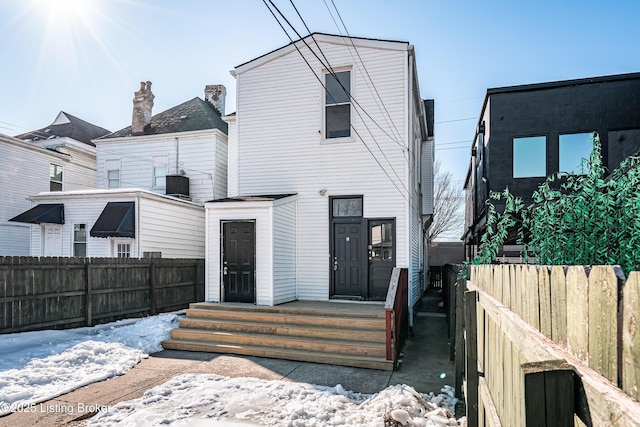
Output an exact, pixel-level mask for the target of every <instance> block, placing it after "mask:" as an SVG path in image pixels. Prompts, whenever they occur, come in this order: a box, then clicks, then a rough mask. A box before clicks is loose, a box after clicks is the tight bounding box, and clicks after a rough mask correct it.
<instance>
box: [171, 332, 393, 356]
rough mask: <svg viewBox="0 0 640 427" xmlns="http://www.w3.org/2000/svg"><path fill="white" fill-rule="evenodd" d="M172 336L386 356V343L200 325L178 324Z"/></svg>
mask: <svg viewBox="0 0 640 427" xmlns="http://www.w3.org/2000/svg"><path fill="white" fill-rule="evenodd" d="M171 339H176V340H187V341H202V342H212V343H220V344H229V345H256V346H261V347H273V348H289V349H296V350H309V351H317V352H328V353H340V354H353V355H361V356H371V357H386V351H387V350H386V345H385V343H376V342H354V341H351V340H349V341H346V340H333V339H321V338H306V337H291V336H273V335H263V334H248V333H240V332H237V333H228V332H221V331H210V330H200V329H186V328H179V329H174V330H172V331H171Z"/></svg>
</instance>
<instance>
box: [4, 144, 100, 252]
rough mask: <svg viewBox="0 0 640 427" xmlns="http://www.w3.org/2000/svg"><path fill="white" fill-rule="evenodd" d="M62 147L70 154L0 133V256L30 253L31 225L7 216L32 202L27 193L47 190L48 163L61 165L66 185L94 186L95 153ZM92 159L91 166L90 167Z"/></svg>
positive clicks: (11, 215) (66, 186)
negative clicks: (0, 134)
mask: <svg viewBox="0 0 640 427" xmlns="http://www.w3.org/2000/svg"><path fill="white" fill-rule="evenodd" d="M64 151H66V152H68V153H69V154H60V153H56V152H55V151H52V150H48V149H45V148H42V147H40V146H38V145H36V144H34V143H31V142H24V141H19V140H15V139H13V138H10V137H4V136H0V158H2V159H3V168H2V174H0V186H2V188H3V194H2V197H3V202H2V203H0V256H26V255H29V253H30V241H31V226H30V225H29V224H24V223H19V222H8V220H9V219H10V218H13V217H14V216H16V215H19V214H21V213H22V212H25V211H27V210H29V209H31V208H32V207H33V206H35V205H33V204H32V203H31V202H30V201H29V200H28V199H27V197H28V196H31V195H33V194H38V193H41V192H48V191H49V189H50V181H49V165H50V164H52V163H54V164H58V165H62V166H63V167H64V173H63V179H64V188H65V189H67V190H79V189H86V188H93V187H95V181H96V174H95V157H94V156H92V155H91V153H84V152H81V151H79V150H74V149H66V150H64ZM91 159H93V160H92V162H93V169H92V168H91V167H89V166H90V165H91V163H92V162H91ZM36 228H38V227H36ZM38 249H40V244H38ZM37 253H38V254H39V252H37Z"/></svg>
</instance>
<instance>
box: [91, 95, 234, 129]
mask: <svg viewBox="0 0 640 427" xmlns="http://www.w3.org/2000/svg"><path fill="white" fill-rule="evenodd" d="M205 129H220V130H221V131H222V132H224V133H225V134H226V133H227V124H226V123H225V122H224V121H223V120H222V119H221V118H220V114H219V112H218V111H217V110H216V109H215V108H214V107H213V106H212V105H211V104H209V103H208V102H206V101H204V100H202V99H200V98H198V97H195V98H193V99H192V100H189V101H187V102H183V103H182V104H180V105H176V106H175V107H172V108H169V109H168V110H166V111H163V112H162V113H158V114H156V115H154V116H152V117H151V123H150V124H149V126H147V127H146V128H145V131H144V134H143V135H159V134H165V133H174V132H188V131H194V130H205ZM127 136H133V133H132V132H131V126H127V127H126V128H124V129H120V130H119V131H116V132H113V133H110V134H109V135H105V136H103V137H101V138H100V139H109V138H122V137H127Z"/></svg>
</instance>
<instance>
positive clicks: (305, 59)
mask: <svg viewBox="0 0 640 427" xmlns="http://www.w3.org/2000/svg"><path fill="white" fill-rule="evenodd" d="M268 1H269V3H271V5H272V6H273V7H274V9H275V10H276V11H278V13H279V14H280V15H281V16H282V18H283V19H284V20H285V22H287V24H289V26H290V27H291V28H292V29H293V31H294V32H295V33H296V34H297V35H298V36H299V37H300V40H302V42H303V43H304V44H305V45H306V46H307V48H308V49H309V50H310V51H311V52H312V53H313V55H314V56H315V57H316V59H318V61H320V63H321V64H322V65H323V66H325V65H324V63H323V62H322V60H321V59H320V58H319V57H318V55H317V54H316V53H315V52H314V51H313V49H311V47H310V46H309V45H308V44H307V43H306V41H304V40H303V38H302V36H300V34H299V33H298V32H297V31H296V30H295V28H294V27H293V26H292V25H291V24H290V23H289V21H288V19H287V18H286V17H285V16H284V15H283V14H282V12H280V10H279V9H278V8H277V7H276V5H275V4H273V1H272V0H268ZM262 2H263V3H264V5H265V6H266V7H267V9H269V12H271V15H272V16H273V17H274V19H275V20H276V21H277V22H278V25H280V28H282V30H283V31H284V33H285V34H286V35H287V37H288V38H289V40H290V41H291V43H292V44H293V46H294V47H295V48H296V50H297V51H298V53H299V54H300V56H301V57H302V59H303V60H304V62H305V63H306V64H307V66H308V67H309V69H310V70H311V72H312V73H313V75H314V76H315V77H316V79H317V80H318V81H319V82H320V84H321V85H322V87H323V88H324V89H325V93H328V94H329V96H330V97H331V99H332V100H333V102H334V104H335V105H337V102H336V100H335V99H334V98H333V96H332V95H331V93H330V92H328V91H327V88H326V86H325V84H324V83H323V82H322V79H321V78H320V77H318V75H317V74H316V72H315V71H314V69H313V67H312V66H311V64H310V63H309V61H308V60H307V58H306V57H305V56H304V54H303V53H302V51H301V50H300V49H299V48H298V45H297V43H295V42H294V41H293V38H292V37H291V36H290V35H289V32H288V31H287V30H286V29H285V28H284V26H283V25H282V23H281V22H280V20H279V19H278V17H277V16H276V15H275V13H274V12H273V10H272V9H271V8H270V7H269V4H267V0H262ZM325 67H326V66H325ZM332 75H333V76H334V79H335V80H336V81H337V82H338V83H340V81H339V80H338V78H337V76H335V73H333V74H332ZM340 86H342V84H340ZM342 88H343V90H344V91H345V93H347V94H348V95H349V97H350V99H353V97H352V96H351V95H350V94H349V93H348V91H347V90H346V88H344V86H342ZM354 101H355V100H354ZM356 111H357V110H356ZM363 123H364V122H363ZM365 126H366V125H365ZM350 127H351V129H353V131H354V132H355V133H356V135H357V137H358V138H359V139H360V141H361V142H362V144H363V145H364V146H365V148H366V149H367V151H368V152H369V153H370V154H371V156H372V157H373V159H374V160H375V161H376V163H377V164H378V166H380V168H381V169H382V171H383V172H384V174H385V175H386V176H387V178H389V180H390V182H391V183H392V184H393V186H394V187H396V189H397V190H398V191H399V192H400V194H401V195H402V197H403V198H404V199H405V200H406V201H407V202H408V201H409V200H408V199H407V196H406V195H405V194H404V192H403V190H402V189H400V187H398V185H397V184H396V182H395V180H394V179H393V178H392V177H391V176H390V175H389V173H388V172H387V170H386V168H385V167H384V166H382V164H381V163H380V161H379V160H378V158H377V157H376V155H375V154H374V153H373V151H371V148H370V147H369V146H368V145H367V143H366V142H365V141H364V139H363V138H362V137H361V136H360V133H359V132H358V130H357V129H356V128H355V127H354V126H353V124H352V123H350ZM374 141H375V139H374ZM376 143H377V142H376ZM383 155H384V152H383ZM385 157H386V156H385ZM387 161H388V159H387ZM392 169H393V168H392ZM394 173H395V174H396V176H397V175H398V174H397V172H395V170H394ZM398 180H399V181H400V183H401V184H402V186H403V187H404V191H406V192H408V189H407V188H406V187H405V186H404V183H403V182H402V180H401V179H400V177H398Z"/></svg>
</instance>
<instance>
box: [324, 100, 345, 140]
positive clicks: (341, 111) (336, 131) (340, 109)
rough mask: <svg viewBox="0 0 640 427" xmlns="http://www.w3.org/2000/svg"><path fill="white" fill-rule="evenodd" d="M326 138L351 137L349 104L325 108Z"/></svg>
mask: <svg viewBox="0 0 640 427" xmlns="http://www.w3.org/2000/svg"><path fill="white" fill-rule="evenodd" d="M325 115H326V117H325V119H326V121H327V129H326V132H325V135H326V138H343V137H346V136H351V104H347V105H334V106H331V107H330V106H327V108H326V113H325Z"/></svg>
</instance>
